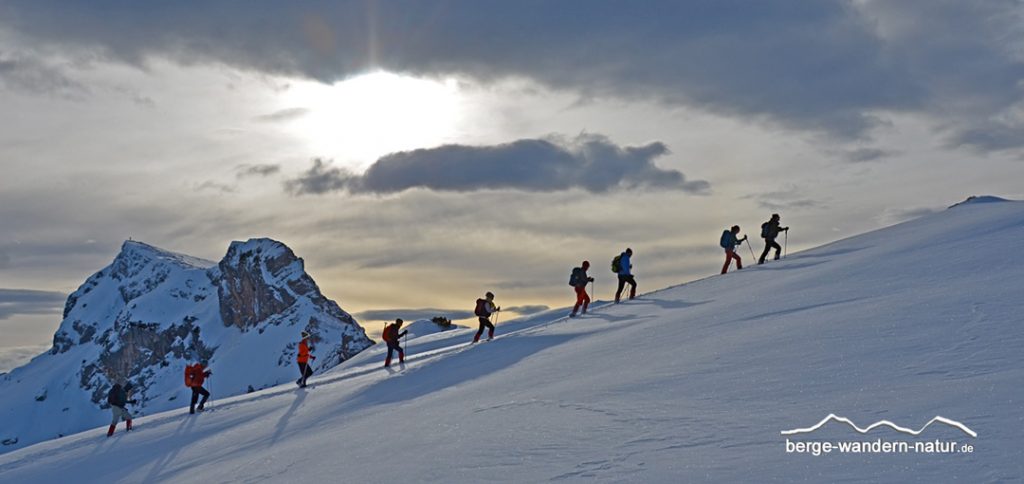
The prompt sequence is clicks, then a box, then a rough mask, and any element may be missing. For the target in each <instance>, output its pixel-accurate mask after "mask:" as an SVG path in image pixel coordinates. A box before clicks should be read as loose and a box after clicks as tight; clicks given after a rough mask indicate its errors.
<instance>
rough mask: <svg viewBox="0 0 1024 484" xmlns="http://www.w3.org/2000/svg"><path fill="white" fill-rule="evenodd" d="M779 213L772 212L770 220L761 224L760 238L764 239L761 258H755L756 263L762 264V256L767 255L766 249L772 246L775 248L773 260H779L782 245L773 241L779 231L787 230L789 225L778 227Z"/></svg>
mask: <svg viewBox="0 0 1024 484" xmlns="http://www.w3.org/2000/svg"><path fill="white" fill-rule="evenodd" d="M780 218H781V217H779V214H777V213H773V214H772V218H771V220H769V221H767V222H765V223H763V224H761V238H762V239H764V252H761V258H760V259H758V260H757V263H758V264H759V265H760V264H764V258H765V257H768V251H770V250H771V249H772V248H774V249H775V260H779V254H780V253H782V246H781V245H779V243H778V242H776V241H775V239H776V238H778V236H779V232H787V233H788V232H789V227H779V220H780Z"/></svg>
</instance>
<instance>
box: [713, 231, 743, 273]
mask: <svg viewBox="0 0 1024 484" xmlns="http://www.w3.org/2000/svg"><path fill="white" fill-rule="evenodd" d="M739 233H740V226H739V225H733V226H732V228H731V229H728V230H726V231H724V232H722V240H721V241H719V245H721V246H722V248H723V249H725V265H723V266H722V274H725V273H726V272H729V264H730V263H731V262H732V260H733V259H736V270H740V269H742V268H743V260H741V259H740V256H739V254H737V253H736V247H738V246H739V245H740V244H742V243H743V241H745V240H747V238H746V237H743V238H742V239H737V238H736V236H738V235H739Z"/></svg>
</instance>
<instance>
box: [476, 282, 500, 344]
mask: <svg viewBox="0 0 1024 484" xmlns="http://www.w3.org/2000/svg"><path fill="white" fill-rule="evenodd" d="M498 311H501V308H500V307H496V306H495V305H494V293H492V292H490V291H488V292H487V294H485V295H484V299H477V300H476V309H474V310H473V314H475V315H476V316H477V318H478V319H479V320H480V329H478V330H477V332H476V336H474V337H473V342H474V343H476V342H478V341H480V336H481V335H483V334H484V328H487V341H490V340H492V339H494V323H492V322H491V314H492V313H496V312H498Z"/></svg>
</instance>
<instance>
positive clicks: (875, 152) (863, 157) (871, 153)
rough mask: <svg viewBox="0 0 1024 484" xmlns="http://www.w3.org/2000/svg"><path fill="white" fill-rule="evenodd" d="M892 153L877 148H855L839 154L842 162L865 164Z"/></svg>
mask: <svg viewBox="0 0 1024 484" xmlns="http://www.w3.org/2000/svg"><path fill="white" fill-rule="evenodd" d="M893 154H894V153H892V152H890V151H887V150H883V149H879V148H857V149H854V150H850V151H846V152H842V153H840V155H841V156H842V157H843V159H844V160H846V161H848V162H850V163H865V162H869V161H878V160H880V159H882V158H885V157H887V156H892V155H893Z"/></svg>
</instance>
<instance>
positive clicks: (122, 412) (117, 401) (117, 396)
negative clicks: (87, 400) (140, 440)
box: [107, 383, 137, 437]
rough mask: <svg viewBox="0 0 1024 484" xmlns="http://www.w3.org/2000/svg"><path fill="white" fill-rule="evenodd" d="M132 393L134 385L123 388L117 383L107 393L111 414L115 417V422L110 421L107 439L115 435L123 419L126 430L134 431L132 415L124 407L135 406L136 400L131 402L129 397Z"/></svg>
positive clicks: (129, 384) (126, 385) (128, 384)
mask: <svg viewBox="0 0 1024 484" xmlns="http://www.w3.org/2000/svg"><path fill="white" fill-rule="evenodd" d="M131 391H132V384H131V383H126V384H125V385H124V386H123V387H122V386H121V384H120V383H115V384H114V386H113V387H112V388H111V389H110V392H108V393H107V403H109V404H110V413H112V414H113V415H114V418H113V420H111V421H110V428H109V429H107V437H110V436H111V435H114V429H115V428H117V423H118V422H120V421H121V419H122V418H123V419H124V421H125V430H131V429H132V415H131V414H130V413H128V410H126V409H125V408H124V407H125V405H127V404H129V403H130V404H132V405H135V404H136V403H137V402H136V401H135V400H129V399H128V395H129V394H130V393H131Z"/></svg>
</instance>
